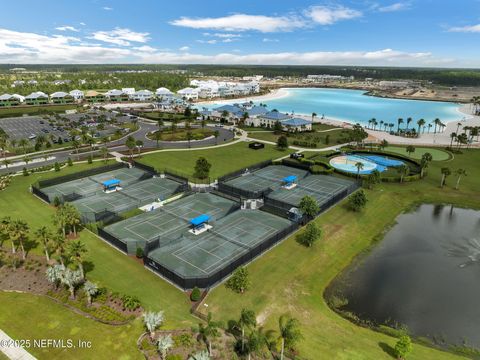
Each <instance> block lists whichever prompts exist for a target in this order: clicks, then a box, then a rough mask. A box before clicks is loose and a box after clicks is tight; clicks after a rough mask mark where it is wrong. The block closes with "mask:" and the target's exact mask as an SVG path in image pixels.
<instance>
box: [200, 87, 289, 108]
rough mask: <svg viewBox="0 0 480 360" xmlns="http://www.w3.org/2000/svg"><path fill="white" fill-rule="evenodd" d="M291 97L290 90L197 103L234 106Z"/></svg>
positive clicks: (276, 90)
mask: <svg viewBox="0 0 480 360" xmlns="http://www.w3.org/2000/svg"><path fill="white" fill-rule="evenodd" d="M288 95H289V92H288V89H284V88H281V89H275V90H271V91H270V92H269V93H268V94H264V95H258V96H248V97H243V98H235V99H223V100H209V101H201V102H197V103H195V105H196V106H202V105H212V104H233V103H243V102H248V101H255V102H259V101H268V100H273V99H281V98H283V97H287V96H288Z"/></svg>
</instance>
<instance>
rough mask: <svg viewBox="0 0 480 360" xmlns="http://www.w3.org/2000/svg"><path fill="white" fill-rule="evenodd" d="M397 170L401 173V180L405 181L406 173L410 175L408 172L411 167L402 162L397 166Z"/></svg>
mask: <svg viewBox="0 0 480 360" xmlns="http://www.w3.org/2000/svg"><path fill="white" fill-rule="evenodd" d="M397 172H398V173H399V174H400V182H401V183H403V177H404V176H405V175H408V173H409V172H410V168H409V167H408V166H407V165H405V164H402V165H400V166H399V167H397Z"/></svg>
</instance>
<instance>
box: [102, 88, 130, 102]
mask: <svg viewBox="0 0 480 360" xmlns="http://www.w3.org/2000/svg"><path fill="white" fill-rule="evenodd" d="M105 97H106V98H107V99H108V100H109V101H111V102H126V101H128V99H129V97H128V94H125V93H124V92H123V91H122V90H117V89H113V90H108V91H107V92H106V93H105Z"/></svg>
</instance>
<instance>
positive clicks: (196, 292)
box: [190, 286, 202, 302]
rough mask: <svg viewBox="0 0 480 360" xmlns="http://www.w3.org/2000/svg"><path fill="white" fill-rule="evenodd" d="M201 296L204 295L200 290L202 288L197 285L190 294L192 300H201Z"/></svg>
mask: <svg viewBox="0 0 480 360" xmlns="http://www.w3.org/2000/svg"><path fill="white" fill-rule="evenodd" d="M201 296H202V293H201V292H200V289H199V288H198V287H196V286H195V287H194V288H193V290H192V293H191V294H190V300H192V301H195V302H196V301H198V300H200V297H201Z"/></svg>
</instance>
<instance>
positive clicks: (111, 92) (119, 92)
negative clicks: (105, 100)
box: [105, 89, 125, 96]
mask: <svg viewBox="0 0 480 360" xmlns="http://www.w3.org/2000/svg"><path fill="white" fill-rule="evenodd" d="M124 94H125V93H124V92H123V91H122V90H117V89H113V90H108V91H107V93H106V94H105V95H107V96H121V95H124Z"/></svg>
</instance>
